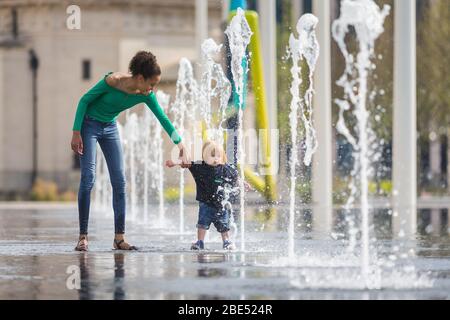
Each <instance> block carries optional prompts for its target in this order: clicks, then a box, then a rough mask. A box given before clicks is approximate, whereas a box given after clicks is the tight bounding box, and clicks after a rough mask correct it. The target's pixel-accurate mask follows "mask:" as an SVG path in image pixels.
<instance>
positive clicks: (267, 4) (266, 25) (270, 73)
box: [258, 0, 278, 129]
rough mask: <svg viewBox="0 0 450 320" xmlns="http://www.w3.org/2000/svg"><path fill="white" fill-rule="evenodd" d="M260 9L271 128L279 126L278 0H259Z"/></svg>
mask: <svg viewBox="0 0 450 320" xmlns="http://www.w3.org/2000/svg"><path fill="white" fill-rule="evenodd" d="M258 11H259V17H260V28H261V30H260V31H261V35H262V36H261V45H262V52H263V61H264V82H265V84H266V88H265V92H266V99H267V100H266V101H267V109H268V111H269V114H268V116H269V126H270V129H275V128H277V126H278V124H277V123H278V121H277V112H278V108H277V38H276V33H277V23H276V1H267V0H259V1H258Z"/></svg>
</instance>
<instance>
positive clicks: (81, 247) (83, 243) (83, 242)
mask: <svg viewBox="0 0 450 320" xmlns="http://www.w3.org/2000/svg"><path fill="white" fill-rule="evenodd" d="M75 251H88V242H87V237H81V239H80V240H78V243H77V246H76V247H75Z"/></svg>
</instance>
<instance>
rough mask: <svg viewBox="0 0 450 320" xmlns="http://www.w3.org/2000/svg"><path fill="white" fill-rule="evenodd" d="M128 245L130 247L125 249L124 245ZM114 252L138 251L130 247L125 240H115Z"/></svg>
mask: <svg viewBox="0 0 450 320" xmlns="http://www.w3.org/2000/svg"><path fill="white" fill-rule="evenodd" d="M123 244H126V245H128V247H126V246H125V247H123V246H122V245H123ZM113 247H114V250H137V248H136V247H135V246H130V245H129V244H128V243H126V242H125V240H123V239H122V240H116V239H114V243H113Z"/></svg>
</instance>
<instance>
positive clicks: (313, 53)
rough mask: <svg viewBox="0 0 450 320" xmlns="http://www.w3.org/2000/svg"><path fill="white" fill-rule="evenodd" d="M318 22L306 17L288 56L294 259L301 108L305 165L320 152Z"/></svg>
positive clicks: (290, 229)
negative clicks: (315, 103)
mask: <svg viewBox="0 0 450 320" xmlns="http://www.w3.org/2000/svg"><path fill="white" fill-rule="evenodd" d="M317 23H318V19H317V18H316V17H315V16H314V15H312V14H304V15H303V16H301V17H300V19H299V20H298V23H297V31H298V34H299V38H298V39H296V38H295V36H294V35H293V34H291V36H290V38H289V48H288V53H289V56H290V57H291V59H292V64H293V65H292V68H291V74H292V79H293V80H292V85H291V88H290V92H291V95H292V100H291V105H290V108H291V112H290V113H289V124H290V127H291V139H292V154H291V159H290V173H291V177H290V180H291V189H290V205H289V227H288V239H289V240H288V256H289V257H290V258H293V257H294V220H295V184H296V179H297V176H296V172H295V168H296V165H297V163H298V151H297V150H298V149H297V125H298V120H297V118H298V109H299V107H300V116H301V119H302V123H303V125H304V128H305V144H306V152H305V158H304V159H303V163H304V164H305V165H307V166H309V165H310V163H311V159H312V156H313V154H314V152H315V151H316V149H317V139H316V133H315V130H314V127H313V121H312V113H313V110H312V97H313V93H314V90H313V73H314V70H315V66H316V62H317V59H318V57H319V43H318V42H317V38H316V34H315V28H316V25H317ZM302 59H305V61H306V63H307V65H308V68H309V87H308V89H307V90H306V93H305V95H304V96H303V97H300V95H301V94H300V85H301V84H302V78H301V72H302V69H301V66H300V61H301V60H302Z"/></svg>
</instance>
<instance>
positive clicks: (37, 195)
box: [31, 178, 59, 201]
mask: <svg viewBox="0 0 450 320" xmlns="http://www.w3.org/2000/svg"><path fill="white" fill-rule="evenodd" d="M58 198H59V197H58V186H57V185H56V183H54V182H52V181H45V180H43V179H40V178H38V179H36V182H35V183H34V185H33V188H32V189H31V200H33V201H57V200H58Z"/></svg>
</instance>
